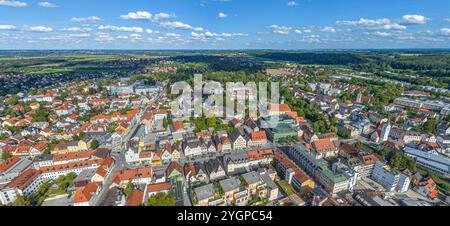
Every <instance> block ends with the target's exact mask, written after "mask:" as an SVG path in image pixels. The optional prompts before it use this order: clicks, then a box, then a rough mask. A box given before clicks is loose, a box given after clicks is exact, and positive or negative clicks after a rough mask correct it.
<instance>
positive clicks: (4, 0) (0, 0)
mask: <svg viewBox="0 0 450 226" xmlns="http://www.w3.org/2000/svg"><path fill="white" fill-rule="evenodd" d="M27 5H28V4H27V3H26V2H19V1H9V0H0V6H10V7H25V6H27Z"/></svg>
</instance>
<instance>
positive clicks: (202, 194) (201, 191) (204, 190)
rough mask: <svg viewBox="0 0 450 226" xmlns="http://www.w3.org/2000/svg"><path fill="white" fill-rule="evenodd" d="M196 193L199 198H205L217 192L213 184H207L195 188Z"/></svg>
mask: <svg viewBox="0 0 450 226" xmlns="http://www.w3.org/2000/svg"><path fill="white" fill-rule="evenodd" d="M194 193H195V196H196V197H197V200H204V199H209V198H213V197H214V196H215V194H216V191H215V190H214V185H213V184H207V185H203V186H201V187H197V188H194Z"/></svg>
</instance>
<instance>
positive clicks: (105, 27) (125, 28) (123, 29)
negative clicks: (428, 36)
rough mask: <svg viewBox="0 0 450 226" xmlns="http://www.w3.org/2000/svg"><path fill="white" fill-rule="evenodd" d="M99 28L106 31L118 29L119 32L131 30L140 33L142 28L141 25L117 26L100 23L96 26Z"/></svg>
mask: <svg viewBox="0 0 450 226" xmlns="http://www.w3.org/2000/svg"><path fill="white" fill-rule="evenodd" d="M97 28H98V29H99V30H107V31H119V32H133V33H142V32H144V29H143V28H141V27H123V26H122V27H118V26H113V25H100V26H98V27H97Z"/></svg>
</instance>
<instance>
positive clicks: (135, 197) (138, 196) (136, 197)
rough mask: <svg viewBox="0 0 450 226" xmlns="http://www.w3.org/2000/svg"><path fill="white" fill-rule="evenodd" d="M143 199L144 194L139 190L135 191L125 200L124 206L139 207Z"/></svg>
mask: <svg viewBox="0 0 450 226" xmlns="http://www.w3.org/2000/svg"><path fill="white" fill-rule="evenodd" d="M143 199H144V192H142V191H141V190H139V189H135V190H133V191H132V192H131V194H130V195H129V196H128V198H127V202H126V203H125V206H141V205H142V204H143V203H142V202H143Z"/></svg>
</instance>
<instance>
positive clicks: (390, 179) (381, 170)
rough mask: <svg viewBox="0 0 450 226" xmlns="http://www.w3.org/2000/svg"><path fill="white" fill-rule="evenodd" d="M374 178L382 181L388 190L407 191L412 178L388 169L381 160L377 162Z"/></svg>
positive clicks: (379, 181)
mask: <svg viewBox="0 0 450 226" xmlns="http://www.w3.org/2000/svg"><path fill="white" fill-rule="evenodd" d="M372 179H373V180H375V181H376V182H378V183H380V184H381V185H382V186H383V187H384V188H386V191H389V192H391V191H397V192H406V191H408V189H409V184H410V182H411V181H410V179H409V177H408V176H406V175H404V174H402V173H398V172H394V171H392V170H388V169H387V168H386V165H385V164H384V163H381V162H377V163H375V167H374V169H373V174H372Z"/></svg>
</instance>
